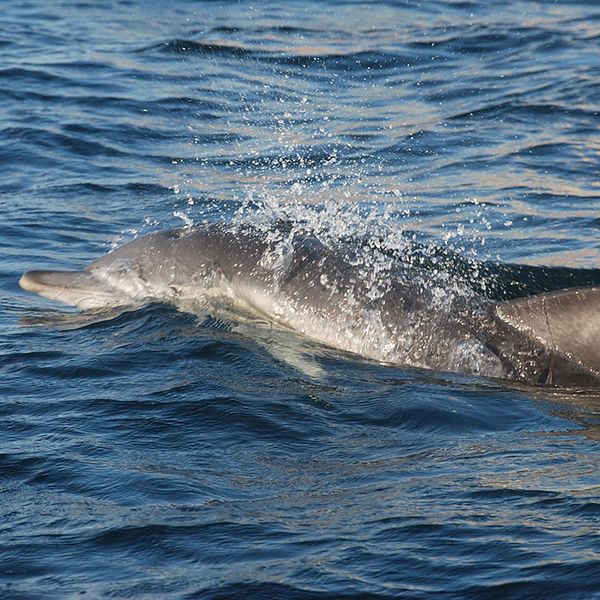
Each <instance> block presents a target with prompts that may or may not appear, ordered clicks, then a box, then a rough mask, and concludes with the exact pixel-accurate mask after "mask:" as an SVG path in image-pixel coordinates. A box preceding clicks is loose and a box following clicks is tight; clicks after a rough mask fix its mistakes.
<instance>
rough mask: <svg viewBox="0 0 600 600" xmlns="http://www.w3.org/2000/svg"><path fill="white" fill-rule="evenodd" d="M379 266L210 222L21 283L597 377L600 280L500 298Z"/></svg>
mask: <svg viewBox="0 0 600 600" xmlns="http://www.w3.org/2000/svg"><path fill="white" fill-rule="evenodd" d="M376 267H377V265H373V264H371V265H369V264H366V265H365V262H364V260H362V261H361V260H360V257H359V256H358V255H354V254H352V252H351V251H349V250H348V249H346V250H345V251H343V250H341V249H331V248H329V247H327V246H325V245H324V244H322V243H321V242H319V241H318V240H317V239H316V238H312V237H302V236H295V237H294V238H293V239H286V238H285V236H282V235H279V236H277V235H274V234H269V233H266V232H261V231H257V230H255V229H253V228H251V227H247V228H235V229H234V228H228V227H225V226H223V225H211V226H203V227H197V228H189V229H175V230H169V231H161V232H157V233H152V234H149V235H146V236H143V237H140V238H138V239H136V240H134V241H132V242H130V243H128V244H125V245H123V246H122V247H120V248H118V249H116V250H115V251H114V252H111V253H109V254H107V255H106V256H103V257H101V258H99V259H98V260H96V261H94V262H93V263H91V264H90V265H89V266H87V267H86V268H85V269H83V271H62V272H61V271H29V272H27V273H25V274H24V275H23V276H22V278H21V280H20V282H19V283H20V285H21V287H22V288H23V289H25V290H28V291H31V292H36V293H38V294H41V295H42V296H45V297H47V298H50V299H53V300H58V301H60V302H63V303H65V304H69V305H71V306H77V307H78V308H80V309H82V310H88V309H102V308H107V307H112V306H115V305H127V304H140V303H148V302H169V303H173V304H175V305H176V306H178V307H179V308H182V309H184V310H191V311H197V310H204V311H205V310H209V311H214V312H218V311H224V310H227V311H228V313H229V314H231V313H232V312H233V313H234V314H236V313H237V314H240V315H241V314H244V315H246V316H250V317H253V318H256V319H259V320H262V321H265V320H266V321H268V322H269V323H271V324H275V325H278V326H279V327H281V328H288V329H290V330H293V331H295V332H297V333H300V334H302V335H305V336H307V337H309V338H312V339H314V340H316V341H318V342H321V343H323V344H325V345H328V346H332V347H335V348H339V349H342V350H345V351H349V352H352V353H356V354H359V355H361V356H364V357H367V358H370V359H374V360H377V361H381V362H385V363H394V364H402V365H408V366H415V367H420V368H428V369H434V370H439V371H454V372H461V373H469V374H477V375H483V376H490V377H500V378H507V379H512V380H518V381H526V382H530V383H540V384H552V385H558V386H585V387H588V386H594V387H596V386H598V385H599V384H600V342H599V340H600V337H599V335H600V288H594V287H590V288H576V289H570V290H564V291H560V292H551V293H546V294H540V295H537V296H532V297H529V298H525V299H521V300H516V301H512V302H507V303H492V302H489V301H487V300H485V299H483V298H481V297H479V296H477V295H476V294H475V293H474V292H471V291H469V290H467V289H465V288H459V287H456V286H455V285H453V284H452V282H449V281H447V280H444V279H439V277H438V280H435V279H432V274H431V273H428V272H425V271H423V270H421V269H418V268H415V267H409V266H406V265H402V264H400V263H393V264H388V265H386V266H385V269H383V271H382V274H379V275H376V274H374V271H376Z"/></svg>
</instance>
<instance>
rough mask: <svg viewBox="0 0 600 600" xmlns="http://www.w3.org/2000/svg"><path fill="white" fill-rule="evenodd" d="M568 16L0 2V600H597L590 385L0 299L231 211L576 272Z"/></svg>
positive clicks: (565, 281) (520, 279)
mask: <svg viewBox="0 0 600 600" xmlns="http://www.w3.org/2000/svg"><path fill="white" fill-rule="evenodd" d="M599 28H600V11H599V9H598V7H597V5H596V3H595V2H591V1H590V2H585V1H581V2H568V1H566V0H564V1H557V2H552V3H538V2H529V1H517V2H512V3H510V4H509V5H507V4H506V3H502V2H488V3H484V4H482V3H475V2H442V1H441V0H428V1H424V2H420V3H413V2H368V1H361V2H327V3H322V2H311V1H309V0H297V1H293V2H285V3H281V2H268V1H266V2H245V1H242V2H235V3H221V4H219V3H215V2H209V1H200V2H189V1H185V0H175V1H172V2H166V1H158V0H156V1H154V2H137V1H133V2H132V1H125V0H123V1H117V0H112V1H110V2H103V3H99V4H98V3H92V2H83V1H81V2H74V1H73V2H72V1H67V0H57V1H56V2H52V3H47V2H41V1H37V0H31V1H22V2H17V1H14V2H8V3H6V6H4V5H3V16H2V20H1V23H0V57H1V58H2V61H1V64H0V81H1V82H2V86H1V88H0V140H1V142H2V143H1V144H0V164H1V165H2V178H0V209H1V211H2V220H1V223H0V244H1V250H2V260H1V261H0V282H1V285H2V298H1V299H0V306H1V312H0V324H1V329H0V372H1V376H0V478H1V479H0V481H1V487H0V490H1V503H0V516H1V518H0V532H1V535H0V589H1V590H2V596H3V597H6V598H38V597H39V598H48V597H56V598H64V597H75V596H78V597H79V596H80V595H84V596H85V595H87V596H88V597H118V598H121V597H134V598H162V597H165V596H167V597H182V598H188V597H189V598H192V597H193V598H232V597H240V598H242V597H243V598H296V597H298V598H311V597H315V598H317V597H318V598H322V597H331V598H365V597H373V598H403V597H406V598H425V597H427V598H431V597H435V598H489V597H498V598H522V597H527V598H548V597H560V598H594V597H599V594H598V591H597V590H598V589H600V575H599V573H600V542H599V538H598V529H599V526H600V504H599V501H598V495H599V491H600V472H599V468H598V451H599V439H600V429H599V425H598V415H599V413H600V397H599V396H598V395H597V394H596V393H595V392H594V391H590V390H572V391H566V390H556V389H541V388H531V387H515V386H511V385H508V384H506V383H503V382H501V381H495V380H489V379H478V378H469V377H465V376H460V375H450V374H445V373H435V372H429V371H426V370H418V369H407V368H401V367H394V366H389V365H379V364H374V363H370V362H368V361H365V360H361V359H360V357H353V356H347V355H344V354H341V353H337V352H335V351H333V350H329V349H326V348H322V347H319V346H317V345H315V344H313V343H311V342H309V341H303V340H299V339H297V338H289V337H288V338H285V339H279V338H277V339H272V338H269V339H266V340H265V339H264V338H263V339H261V338H260V336H258V337H256V336H255V335H252V332H250V331H246V332H244V331H241V330H239V329H237V328H232V327H231V326H230V325H229V324H228V323H227V322H223V321H220V320H216V319H211V318H199V317H198V316H196V315H194V314H187V313H184V312H180V311H177V310H175V309H173V308H170V307H168V306H159V305H154V306H148V307H144V308H141V309H137V310H130V311H124V312H121V313H120V314H110V315H107V316H106V318H103V319H98V318H96V319H89V320H86V319H85V318H83V319H82V318H80V317H78V316H77V315H74V314H72V313H70V312H69V310H68V309H64V308H61V307H59V306H57V305H55V304H52V303H51V302H49V301H46V300H43V299H41V298H38V297H33V296H29V295H26V294H25V293H23V292H21V291H20V290H19V289H18V285H17V282H18V279H19V277H20V275H21V273H22V272H23V271H25V270H27V269H31V268H55V269H59V268H81V267H82V266H84V265H85V264H86V263H87V262H89V261H91V260H92V259H94V258H96V257H97V256H98V255H100V254H103V253H105V252H106V251H108V250H110V249H111V248H112V247H114V246H116V245H117V244H119V243H122V242H123V241H126V240H129V239H131V238H132V237H134V236H135V235H138V234H140V233H144V232H148V231H152V230H155V229H160V228H164V227H171V226H182V225H184V224H186V223H192V222H196V223H197V222H202V221H203V220H209V221H216V220H231V219H241V220H250V221H252V222H258V223H260V224H262V225H265V226H267V227H268V226H272V227H275V226H276V225H275V223H279V224H281V223H285V224H286V226H287V227H290V226H291V227H297V228H298V229H302V230H303V231H307V230H308V231H310V232H312V233H315V234H316V235H318V236H320V237H322V238H323V239H349V238H353V239H357V240H363V241H364V240H368V239H371V240H372V239H377V238H381V237H382V236H383V237H384V238H385V241H386V243H387V244H388V246H391V247H393V246H394V244H402V243H409V242H410V243H411V244H415V248H421V256H423V257H425V260H426V261H428V262H429V263H432V262H433V263H434V264H436V265H438V267H439V268H442V269H445V268H449V267H448V265H451V267H452V268H451V269H450V270H452V269H454V272H458V273H462V275H463V276H464V275H465V273H467V275H468V276H471V274H472V273H474V272H473V271H472V270H470V269H472V268H473V267H472V265H473V264H476V265H478V264H479V263H471V262H469V261H470V260H476V261H482V262H483V263H484V265H483V266H481V265H480V266H479V267H477V269H476V273H475V274H473V275H472V279H473V283H474V284H476V286H477V287H478V289H479V290H480V291H482V292H483V293H484V294H488V295H490V296H492V297H515V296H519V295H525V294H528V293H533V292H537V291H541V290H544V289H554V288H557V287H563V286H565V285H580V284H583V283H592V282H598V280H599V278H598V275H597V273H596V271H595V269H596V268H597V267H598V257H599V256H600V242H599V236H598V231H599V228H600V219H599V217H598V214H599V208H600V181H599V179H598V172H599V160H600V139H599V135H598V131H600V114H599V111H600V102H599V93H598V90H600V67H599V66H598V60H597V57H598V53H599V51H600V33H599V32H600V29H599ZM436 261H437V262H436ZM513 263H518V264H520V265H525V266H521V267H518V268H517V267H512V266H506V265H507V264H513ZM440 265H441V267H440ZM465 265H466V266H465ZM542 265H549V266H550V267H551V268H545V267H544V268H541V266H542ZM465 269H466V271H465ZM574 334H575V335H576V332H574Z"/></svg>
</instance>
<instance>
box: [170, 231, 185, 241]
mask: <svg viewBox="0 0 600 600" xmlns="http://www.w3.org/2000/svg"><path fill="white" fill-rule="evenodd" d="M181 236H182V232H181V229H171V231H169V237H170V238H173V239H174V240H177V239H179V238H180V237H181Z"/></svg>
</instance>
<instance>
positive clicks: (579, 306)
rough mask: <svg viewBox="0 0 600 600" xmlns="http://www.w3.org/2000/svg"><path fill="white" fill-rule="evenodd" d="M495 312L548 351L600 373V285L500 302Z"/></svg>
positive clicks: (597, 373)
mask: <svg viewBox="0 0 600 600" xmlns="http://www.w3.org/2000/svg"><path fill="white" fill-rule="evenodd" d="M496 314H497V315H498V317H499V318H500V319H502V320H503V321H504V322H506V323H508V324H509V325H510V326H512V327H514V328H515V329H517V330H519V331H521V332H523V333H525V334H527V335H529V336H531V337H533V338H535V339H536V340H538V341H539V342H541V343H542V344H543V345H544V346H545V347H546V348H548V349H549V350H551V351H553V352H556V353H558V354H562V355H566V356H568V357H570V358H571V359H572V360H573V361H575V362H576V363H578V364H580V365H581V366H583V367H585V368H586V369H589V370H590V371H592V372H593V373H594V374H595V375H600V287H583V288H573V289H568V290H561V291H558V292H546V293H544V294H539V295H537V296H530V297H529V298H521V299H519V300H513V301H511V302H501V303H498V304H497V305H496Z"/></svg>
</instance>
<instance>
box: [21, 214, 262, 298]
mask: <svg viewBox="0 0 600 600" xmlns="http://www.w3.org/2000/svg"><path fill="white" fill-rule="evenodd" d="M263 251H264V246H260V244H259V243H253V242H252V241H251V239H250V237H249V236H245V237H244V236H243V235H242V236H240V235H239V233H238V232H234V231H233V230H225V229H223V228H222V227H219V228H217V227H216V226H204V227H197V228H186V229H171V230H167V231H158V232H155V233H150V234H148V235H144V236H142V237H139V238H137V239H135V240H133V241H131V242H129V243H127V244H124V245H123V246H121V247H119V248H117V249H115V250H114V251H113V252H110V253H108V254H106V255H105V256H102V257H100V258H99V259H97V260H95V261H94V262H92V263H91V264H89V265H88V266H87V267H85V269H83V270H82V271H29V272H27V273H25V274H24V275H23V276H22V277H21V280H20V282H19V283H20V285H21V287H22V288H23V289H25V290H27V291H30V292H35V293H37V294H40V295H42V296H45V297H46V298H50V299H52V300H57V301H59V302H62V303H64V304H68V305H70V306H76V307H77V308H80V309H83V310H85V309H91V308H102V307H109V306H115V305H122V304H132V303H138V302H147V301H151V300H159V301H171V300H174V299H177V298H180V297H183V296H187V297H190V296H194V295H195V296H199V295H201V294H202V293H203V292H204V291H205V290H206V289H207V288H210V287H211V286H212V287H215V286H214V284H215V283H222V280H223V279H227V280H235V279H236V278H237V279H239V278H240V277H243V276H245V275H246V274H248V273H249V272H255V271H256V264H257V262H258V260H259V259H260V256H261V254H262V252H263Z"/></svg>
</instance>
